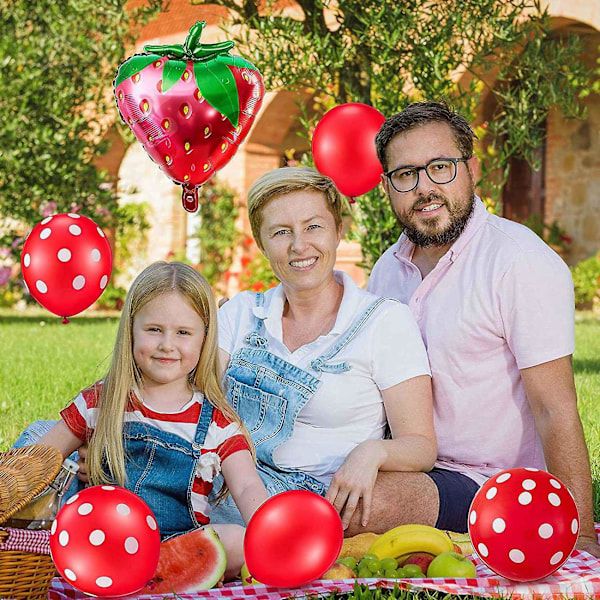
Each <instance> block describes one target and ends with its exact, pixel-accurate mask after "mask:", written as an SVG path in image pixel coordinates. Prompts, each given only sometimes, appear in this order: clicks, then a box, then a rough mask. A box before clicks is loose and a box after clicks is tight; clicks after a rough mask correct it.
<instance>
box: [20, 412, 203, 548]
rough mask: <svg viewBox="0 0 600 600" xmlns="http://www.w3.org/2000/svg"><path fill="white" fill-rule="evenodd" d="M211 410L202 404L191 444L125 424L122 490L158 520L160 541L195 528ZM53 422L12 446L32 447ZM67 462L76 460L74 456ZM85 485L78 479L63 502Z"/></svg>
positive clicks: (35, 427) (30, 429)
mask: <svg viewBox="0 0 600 600" xmlns="http://www.w3.org/2000/svg"><path fill="white" fill-rule="evenodd" d="M213 411H214V408H213V406H212V405H211V404H210V403H209V402H208V401H207V400H204V401H203V403H202V409H201V411H200V418H199V420H198V426H197V428H196V435H195V440H194V442H193V443H192V444H190V443H189V442H187V441H186V440H184V439H183V438H181V437H179V436H178V435H175V434H174V433H170V432H167V431H161V430H160V429H157V428H156V427H153V426H152V425H148V424H147V423H138V422H125V423H124V424H123V446H124V450H125V456H126V460H125V472H126V475H127V479H126V482H125V487H126V488H127V489H128V490H131V491H132V492H135V493H136V494H138V495H139V496H140V497H141V498H142V499H143V500H144V502H146V504H148V506H149V507H150V509H151V510H152V512H153V513H154V516H155V517H156V520H157V523H158V528H159V531H160V534H161V539H162V540H165V539H166V538H167V537H170V536H173V535H176V534H179V533H184V532H186V531H189V530H191V529H196V528H198V527H199V524H198V521H197V520H196V517H195V516H194V511H193V508H192V504H191V494H192V484H193V482H194V477H195V473H196V467H197V464H198V461H199V460H200V450H201V448H202V446H203V444H204V441H205V439H206V433H207V432H208V427H209V425H210V423H211V421H212V418H213ZM56 422H57V421H36V422H35V423H33V424H32V425H30V426H29V427H28V428H27V430H25V431H24V432H23V433H22V434H21V437H20V438H19V439H18V440H17V441H16V442H15V444H14V446H13V447H14V448H18V447H21V446H27V445H29V444H35V443H36V442H37V440H38V439H39V438H40V437H41V436H42V435H43V434H44V433H46V432H47V431H48V430H49V429H50V428H51V427H52V426H53V425H54V424H55V423H56ZM70 458H72V459H73V460H75V461H77V459H78V458H79V457H78V455H77V453H76V452H75V453H74V454H73V455H72V456H71V457H70ZM84 487H85V484H84V483H82V482H81V481H79V480H78V479H77V478H75V480H74V481H73V484H72V485H71V487H70V488H69V490H68V491H67V492H66V493H65V495H64V497H63V503H64V502H65V501H66V500H67V499H68V498H70V497H71V496H72V495H73V494H75V493H77V492H78V491H80V490H81V489H83V488H84Z"/></svg>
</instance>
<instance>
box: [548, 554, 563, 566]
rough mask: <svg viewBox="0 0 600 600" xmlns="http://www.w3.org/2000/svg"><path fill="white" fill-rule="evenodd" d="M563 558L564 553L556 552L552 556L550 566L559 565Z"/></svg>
mask: <svg viewBox="0 0 600 600" xmlns="http://www.w3.org/2000/svg"><path fill="white" fill-rule="evenodd" d="M563 556H564V554H563V553H562V552H556V553H555V554H553V555H552V558H551V559H550V564H551V565H556V564H558V563H559V562H560V561H561V560H562V557H563Z"/></svg>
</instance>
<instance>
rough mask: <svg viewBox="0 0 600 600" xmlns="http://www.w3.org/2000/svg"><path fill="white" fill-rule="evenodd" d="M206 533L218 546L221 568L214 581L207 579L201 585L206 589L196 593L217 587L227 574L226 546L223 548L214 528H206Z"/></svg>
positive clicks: (217, 571) (219, 565)
mask: <svg viewBox="0 0 600 600" xmlns="http://www.w3.org/2000/svg"><path fill="white" fill-rule="evenodd" d="M204 531H205V532H206V535H207V536H209V537H211V538H212V540H213V541H214V542H215V544H216V546H217V557H218V559H219V561H218V567H219V568H218V569H217V570H216V571H215V575H214V577H213V579H212V580H211V579H209V578H208V577H207V578H206V579H205V580H204V581H202V582H201V583H200V585H202V586H206V587H201V588H197V589H196V590H194V591H200V590H210V589H212V588H214V587H215V585H217V583H219V581H220V580H221V577H223V574H224V573H225V569H226V568H227V554H226V553H225V546H223V543H222V542H221V539H220V538H219V536H218V534H217V532H216V531H215V530H214V529H213V528H212V527H205V528H204Z"/></svg>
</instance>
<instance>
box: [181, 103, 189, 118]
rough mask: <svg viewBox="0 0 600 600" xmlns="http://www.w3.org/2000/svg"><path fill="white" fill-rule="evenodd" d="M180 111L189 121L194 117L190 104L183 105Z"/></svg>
mask: <svg viewBox="0 0 600 600" xmlns="http://www.w3.org/2000/svg"><path fill="white" fill-rule="evenodd" d="M179 111H180V112H181V114H182V115H183V116H184V117H185V118H186V119H189V118H190V117H191V116H192V110H191V109H190V106H189V104H182V105H181V107H180V109H179Z"/></svg>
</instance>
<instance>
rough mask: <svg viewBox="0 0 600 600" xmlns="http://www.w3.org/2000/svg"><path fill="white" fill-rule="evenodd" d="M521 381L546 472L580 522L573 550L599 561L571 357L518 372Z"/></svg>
mask: <svg viewBox="0 0 600 600" xmlns="http://www.w3.org/2000/svg"><path fill="white" fill-rule="evenodd" d="M521 377H522V379H523V385H524V386H525V392H526V394H527V398H528V399H529V403H530V405H531V410H532V412H533V416H534V418H535V424H536V428H537V431H538V433H539V435H540V438H541V441H542V447H543V449H544V457H545V459H546V465H547V468H548V471H549V472H551V473H552V474H553V475H556V477H558V478H559V479H560V480H561V481H562V482H563V483H564V484H565V485H566V486H567V487H568V488H569V490H570V491H571V493H572V494H573V496H574V498H575V502H576V503H577V508H578V510H579V519H580V534H579V540H578V542H577V548H578V549H580V550H585V551H587V552H589V553H590V554H593V555H594V556H597V557H600V545H598V540H597V537H596V533H595V531H594V518H593V513H594V506H593V501H592V477H591V472H590V459H589V454H588V450H587V446H586V444H585V438H584V435H583V427H582V425H581V419H580V417H579V413H578V411H577V393H576V391H575V381H574V379H573V366H572V361H571V357H570V356H565V357H563V358H559V359H556V360H552V361H550V362H546V363H543V364H541V365H536V366H535V367H530V368H528V369H522V370H521Z"/></svg>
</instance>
